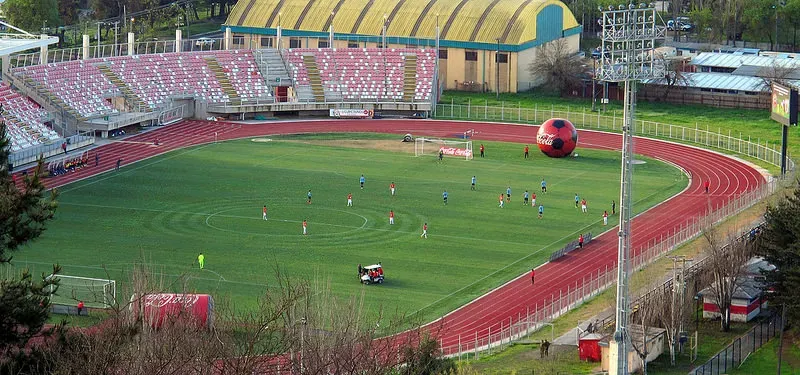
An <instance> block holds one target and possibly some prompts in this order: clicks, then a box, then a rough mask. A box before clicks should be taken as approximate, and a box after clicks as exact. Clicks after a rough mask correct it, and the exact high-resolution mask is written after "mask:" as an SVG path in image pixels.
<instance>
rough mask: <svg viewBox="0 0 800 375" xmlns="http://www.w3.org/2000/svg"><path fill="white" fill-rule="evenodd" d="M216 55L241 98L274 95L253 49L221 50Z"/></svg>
mask: <svg viewBox="0 0 800 375" xmlns="http://www.w3.org/2000/svg"><path fill="white" fill-rule="evenodd" d="M216 57H217V62H218V63H219V65H220V66H221V67H222V68H223V69H224V71H225V74H226V75H227V76H228V79H229V80H230V81H231V83H232V84H233V88H234V89H235V90H236V92H237V93H239V96H240V97H241V98H243V99H253V98H263V97H268V96H272V93H271V91H270V89H269V86H267V83H266V82H264V78H263V77H262V76H261V71H260V70H259V69H258V65H257V64H256V62H255V60H254V58H253V53H252V52H251V51H245V50H242V51H239V50H234V51H219V52H217V53H216Z"/></svg>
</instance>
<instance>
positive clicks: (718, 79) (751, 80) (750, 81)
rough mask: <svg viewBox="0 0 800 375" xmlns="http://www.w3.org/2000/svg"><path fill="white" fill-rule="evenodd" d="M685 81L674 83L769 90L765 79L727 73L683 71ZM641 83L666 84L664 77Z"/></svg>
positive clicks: (714, 87)
mask: <svg viewBox="0 0 800 375" xmlns="http://www.w3.org/2000/svg"><path fill="white" fill-rule="evenodd" d="M683 76H684V78H686V79H685V81H679V82H677V83H675V85H676V86H682V87H695V88H700V89H714V90H738V91H751V92H769V91H770V87H769V85H767V83H766V81H765V80H764V79H762V78H758V77H748V76H737V75H733V74H727V73H683ZM643 83H645V84H650V85H666V84H667V81H666V79H664V78H658V79H648V80H645V81H644V82H643Z"/></svg>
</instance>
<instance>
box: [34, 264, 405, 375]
mask: <svg viewBox="0 0 800 375" xmlns="http://www.w3.org/2000/svg"><path fill="white" fill-rule="evenodd" d="M132 275H133V277H132V282H131V283H130V285H131V286H132V288H131V289H132V291H131V293H130V294H127V293H123V295H132V296H133V298H132V299H131V301H129V302H125V303H120V304H119V305H117V306H115V308H114V309H113V312H112V313H111V317H110V318H109V319H107V320H106V321H104V322H103V323H101V325H100V326H99V327H96V328H91V329H85V330H78V329H73V330H71V331H70V332H68V334H67V335H66V336H65V339H64V340H61V341H60V342H54V343H52V345H50V348H49V350H48V351H47V355H48V357H49V358H48V361H47V362H46V363H47V364H49V367H47V368H43V370H42V372H41V373H42V374H47V373H59V374H76V375H77V374H81V375H83V374H88V375H93V374H98V375H100V374H107V373H116V374H147V375H160V374H165V375H166V374H179V373H180V374H184V373H186V374H215V375H217V374H219V375H228V374H230V375H238V374H243V375H244V374H254V373H259V374H285V373H287V372H292V373H302V374H307V375H313V374H320V375H323V374H325V375H327V374H353V373H360V374H367V375H370V374H375V375H379V374H386V373H388V372H389V370H390V369H392V368H395V367H396V366H397V364H398V362H399V361H400V359H401V353H402V352H403V350H405V349H406V348H407V347H410V348H412V350H413V348H415V347H417V346H418V343H419V341H417V339H418V338H419V335H416V334H415V333H418V330H411V331H409V332H410V334H406V335H405V336H404V338H405V341H397V340H393V339H392V340H390V339H376V338H377V337H378V334H379V332H381V330H382V329H385V330H386V331H387V332H394V331H395V330H396V327H398V324H399V322H401V321H403V319H402V317H400V318H394V319H389V318H386V317H384V314H383V313H378V314H374V315H370V313H368V310H367V309H366V308H365V301H364V295H363V294H361V295H358V296H351V297H349V298H342V297H339V296H337V295H335V294H334V293H332V292H331V287H330V284H329V283H322V284H316V285H315V286H314V287H312V286H311V284H310V283H309V282H307V281H305V280H295V279H291V278H290V277H288V276H287V275H286V274H284V273H282V272H281V271H280V269H279V268H277V267H276V270H275V282H274V283H271V287H269V288H266V290H265V291H264V294H263V295H262V297H261V298H260V299H259V302H258V304H257V306H255V307H242V306H236V305H234V304H232V303H230V302H229V301H225V300H221V301H218V303H217V306H216V313H215V319H214V322H213V325H209V326H204V325H201V324H198V322H197V321H196V320H194V319H193V317H192V315H191V314H190V312H189V311H186V312H185V313H184V312H181V313H179V314H170V315H168V316H166V317H163V322H162V321H159V323H160V324H153V320H152V319H150V318H148V317H147V316H146V314H143V313H140V312H144V311H145V306H144V303H143V298H142V296H145V295H147V294H149V293H155V292H162V291H164V290H175V289H177V288H176V286H175V285H165V283H164V282H163V279H161V278H160V277H157V276H156V275H155V273H153V272H151V271H150V270H148V269H146V268H145V267H142V266H137V267H136V268H135V271H134V272H133V273H132ZM179 282H180V281H179ZM159 319H161V318H159Z"/></svg>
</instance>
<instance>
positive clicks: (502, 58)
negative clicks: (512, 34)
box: [497, 53, 508, 64]
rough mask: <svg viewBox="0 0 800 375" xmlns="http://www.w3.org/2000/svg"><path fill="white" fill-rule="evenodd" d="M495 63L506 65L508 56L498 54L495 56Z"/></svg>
mask: <svg viewBox="0 0 800 375" xmlns="http://www.w3.org/2000/svg"><path fill="white" fill-rule="evenodd" d="M497 62H498V63H500V64H508V54H507V53H498V54H497Z"/></svg>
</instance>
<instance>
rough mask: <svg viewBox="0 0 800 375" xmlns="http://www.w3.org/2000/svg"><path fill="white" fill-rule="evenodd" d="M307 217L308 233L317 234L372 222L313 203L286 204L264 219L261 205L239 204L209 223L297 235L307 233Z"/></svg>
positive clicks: (335, 232)
mask: <svg viewBox="0 0 800 375" xmlns="http://www.w3.org/2000/svg"><path fill="white" fill-rule="evenodd" d="M303 220H306V222H307V225H308V233H309V234H312V235H314V236H320V235H322V236H330V235H343V234H348V233H352V232H357V231H359V230H362V229H364V227H366V225H367V223H368V222H369V219H367V218H366V217H365V216H363V215H360V214H357V213H355V212H348V211H347V210H340V209H335V208H328V207H319V206H311V205H282V206H280V208H274V209H270V210H269V211H268V216H267V220H264V218H263V216H262V213H261V208H260V207H258V206H252V205H248V206H244V205H239V206H235V207H231V208H226V209H224V210H220V211H217V212H214V213H212V214H209V215H208V216H206V218H205V224H206V225H207V226H208V227H210V228H213V229H216V230H219V231H222V232H228V233H235V234H245V235H256V236H270V237H294V236H302V235H303V227H302V223H303Z"/></svg>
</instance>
